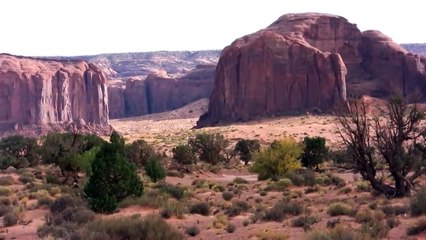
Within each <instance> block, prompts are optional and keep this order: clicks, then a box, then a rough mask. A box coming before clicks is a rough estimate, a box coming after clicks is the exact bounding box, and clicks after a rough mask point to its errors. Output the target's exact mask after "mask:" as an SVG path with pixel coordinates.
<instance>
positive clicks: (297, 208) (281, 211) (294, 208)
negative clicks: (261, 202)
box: [263, 202, 304, 222]
mask: <svg viewBox="0 0 426 240" xmlns="http://www.w3.org/2000/svg"><path fill="white" fill-rule="evenodd" d="M303 211H304V208H303V206H302V205H300V204H298V203H296V202H289V203H287V202H278V203H277V204H276V205H275V206H273V207H272V208H271V209H268V210H266V211H265V215H264V217H263V219H264V220H267V221H275V222H282V221H283V219H284V217H285V215H293V216H297V215H299V214H301V213H302V212H303Z"/></svg>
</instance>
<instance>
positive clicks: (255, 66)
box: [198, 13, 426, 126]
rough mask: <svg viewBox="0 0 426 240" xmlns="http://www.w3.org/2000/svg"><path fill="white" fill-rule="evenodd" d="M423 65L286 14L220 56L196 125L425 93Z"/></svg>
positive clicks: (309, 16) (384, 40) (395, 49)
mask: <svg viewBox="0 0 426 240" xmlns="http://www.w3.org/2000/svg"><path fill="white" fill-rule="evenodd" d="M425 63H426V60H425V59H424V58H422V57H420V56H419V55H416V54H412V53H409V52H407V51H406V50H405V49H403V48H402V47H400V46H399V45H397V44H396V43H394V42H393V41H392V40H391V39H390V38H389V37H387V36H385V35H383V34H382V33H380V32H378V31H365V32H361V31H360V30H359V29H358V28H357V27H356V25H355V24H352V23H349V22H348V21H347V20H346V19H345V18H343V17H340V16H334V15H329V14H319V13H303V14H286V15H283V16H282V17H280V18H279V19H278V20H277V21H275V22H274V23H273V24H271V25H270V26H269V27H267V28H265V29H262V30H260V31H258V32H256V33H253V34H250V35H247V36H244V37H242V38H240V39H237V40H235V41H234V42H233V43H232V44H231V45H230V46H228V47H226V48H225V49H224V50H223V51H222V53H221V57H220V59H219V63H218V67H217V71H216V79H215V86H214V90H213V93H212V96H211V99H210V104H209V110H208V112H207V113H206V114H205V115H203V116H202V117H201V118H200V121H199V123H198V125H199V126H205V125H209V124H214V123H220V122H229V121H237V120H246V119H250V118H253V117H257V116H262V115H280V114H285V113H295V112H299V113H300V112H305V111H311V110H315V111H321V112H324V111H332V110H333V109H335V108H336V106H339V105H341V104H343V105H345V104H346V103H345V101H346V95H347V94H348V95H356V96H360V95H370V96H374V97H384V96H386V95H387V94H388V93H389V92H390V91H392V90H400V91H402V93H403V94H404V95H409V94H412V93H414V92H415V91H417V90H420V91H421V92H423V93H426V88H425V85H426V84H425V79H426V74H425ZM425 96H426V94H425Z"/></svg>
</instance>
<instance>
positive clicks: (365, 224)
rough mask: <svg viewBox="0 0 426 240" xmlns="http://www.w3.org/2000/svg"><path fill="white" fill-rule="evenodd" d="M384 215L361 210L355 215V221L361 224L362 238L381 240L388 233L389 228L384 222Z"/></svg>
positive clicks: (380, 212)
mask: <svg viewBox="0 0 426 240" xmlns="http://www.w3.org/2000/svg"><path fill="white" fill-rule="evenodd" d="M384 219H385V214H384V213H383V212H382V211H372V210H370V209H368V208H367V209H363V210H361V211H359V212H358V213H357V214H356V215H355V220H356V221H357V222H358V223H362V225H361V232H362V233H363V234H364V236H369V237H371V238H373V239H381V238H383V237H385V236H386V234H387V232H388V231H389V229H390V228H389V226H388V225H387V223H386V222H385V221H384Z"/></svg>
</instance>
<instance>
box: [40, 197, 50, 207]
mask: <svg viewBox="0 0 426 240" xmlns="http://www.w3.org/2000/svg"><path fill="white" fill-rule="evenodd" d="M52 202H53V200H52V199H51V198H49V197H41V198H38V199H37V206H39V207H40V206H50V205H51V204H52Z"/></svg>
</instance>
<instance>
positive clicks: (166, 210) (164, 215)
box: [160, 208, 173, 219]
mask: <svg viewBox="0 0 426 240" xmlns="http://www.w3.org/2000/svg"><path fill="white" fill-rule="evenodd" d="M172 215H173V212H172V210H171V209H170V208H163V209H161V210H160V216H161V217H162V218H165V219H169V218H171V217H172Z"/></svg>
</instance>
